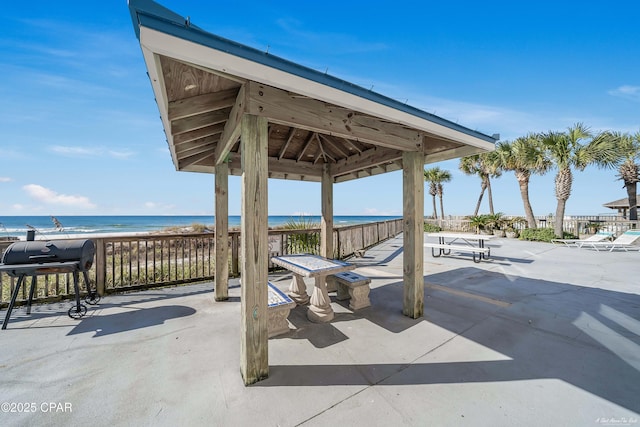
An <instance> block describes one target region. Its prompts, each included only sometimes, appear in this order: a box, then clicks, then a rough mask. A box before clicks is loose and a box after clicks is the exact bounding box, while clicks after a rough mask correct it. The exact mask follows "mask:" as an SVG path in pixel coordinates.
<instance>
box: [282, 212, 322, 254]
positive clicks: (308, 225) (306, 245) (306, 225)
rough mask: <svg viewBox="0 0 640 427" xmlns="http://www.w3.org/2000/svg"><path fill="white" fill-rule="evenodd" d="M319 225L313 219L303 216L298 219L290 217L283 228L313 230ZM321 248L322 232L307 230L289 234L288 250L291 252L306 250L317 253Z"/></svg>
mask: <svg viewBox="0 0 640 427" xmlns="http://www.w3.org/2000/svg"><path fill="white" fill-rule="evenodd" d="M318 227H319V225H318V224H317V223H315V222H313V219H311V218H306V217H304V216H301V217H300V218H299V219H298V220H296V219H294V218H289V220H288V221H287V223H286V224H284V226H283V228H284V229H285V230H313V229H317V228H318ZM319 249H320V233H318V232H306V233H300V234H296V233H293V234H290V235H289V236H287V251H288V253H290V254H293V253H298V252H306V253H312V254H317V253H319Z"/></svg>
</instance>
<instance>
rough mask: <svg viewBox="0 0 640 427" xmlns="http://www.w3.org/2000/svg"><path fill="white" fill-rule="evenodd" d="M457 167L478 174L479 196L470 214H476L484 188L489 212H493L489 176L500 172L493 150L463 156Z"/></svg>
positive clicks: (467, 172) (468, 172)
mask: <svg viewBox="0 0 640 427" xmlns="http://www.w3.org/2000/svg"><path fill="white" fill-rule="evenodd" d="M459 167H460V170H461V171H462V172H464V173H465V174H467V175H478V177H479V178H480V189H481V190H480V197H478V203H477V204H476V210H475V211H474V212H473V215H472V216H477V215H478V211H479V210H480V204H481V203H482V197H483V196H484V192H485V190H486V191H487V197H488V198H489V213H491V214H493V213H495V212H494V210H493V194H492V193H491V178H498V177H499V176H500V175H501V174H502V170H501V167H500V163H499V157H498V156H497V154H496V153H495V151H490V152H488V153H482V154H474V155H473V156H467V157H463V158H461V159H460V165H459Z"/></svg>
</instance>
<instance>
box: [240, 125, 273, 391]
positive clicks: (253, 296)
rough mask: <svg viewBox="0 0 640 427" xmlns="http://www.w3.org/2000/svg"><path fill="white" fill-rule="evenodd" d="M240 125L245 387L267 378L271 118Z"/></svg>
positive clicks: (241, 362)
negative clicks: (268, 178)
mask: <svg viewBox="0 0 640 427" xmlns="http://www.w3.org/2000/svg"><path fill="white" fill-rule="evenodd" d="M241 127H242V130H241V137H240V139H241V150H240V151H241V152H242V209H241V213H242V219H241V237H240V242H241V243H240V252H241V256H240V262H241V271H242V286H241V304H240V312H241V318H242V319H241V326H240V371H241V373H242V378H243V379H244V383H245V385H249V384H253V383H255V382H257V381H260V380H262V379H264V378H267V376H269V347H268V341H267V340H268V338H269V332H268V330H267V288H268V285H267V280H268V277H267V273H268V256H269V247H268V237H269V236H268V229H267V215H268V211H267V202H268V199H267V181H268V180H267V176H268V170H267V169H268V162H267V156H268V152H267V145H268V126H267V119H266V118H264V117H257V116H254V115H244V116H243V117H242V124H241Z"/></svg>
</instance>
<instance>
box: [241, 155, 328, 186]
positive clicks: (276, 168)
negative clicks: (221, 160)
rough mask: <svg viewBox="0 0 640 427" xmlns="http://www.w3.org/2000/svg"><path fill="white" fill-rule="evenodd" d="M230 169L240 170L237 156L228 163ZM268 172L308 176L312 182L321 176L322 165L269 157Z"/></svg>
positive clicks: (318, 179)
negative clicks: (312, 178) (311, 178)
mask: <svg viewBox="0 0 640 427" xmlns="http://www.w3.org/2000/svg"><path fill="white" fill-rule="evenodd" d="M229 167H230V168H231V169H240V168H241V164H240V159H238V156H233V158H232V159H231V161H230V162H229ZM269 172H274V173H289V174H291V175H308V176H313V177H315V178H316V179H314V181H320V177H321V176H322V165H319V164H316V165H314V164H312V163H310V162H297V161H295V160H292V159H282V160H278V159H276V158H275V157H269Z"/></svg>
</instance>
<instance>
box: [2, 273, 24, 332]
mask: <svg viewBox="0 0 640 427" xmlns="http://www.w3.org/2000/svg"><path fill="white" fill-rule="evenodd" d="M23 280H24V274H23V275H21V276H20V277H18V283H16V288H15V289H14V290H13V295H11V302H10V303H9V308H8V309H7V315H6V316H5V318H4V323H3V324H2V329H7V324H9V318H10V317H11V311H13V305H14V304H15V303H16V298H17V297H18V291H19V290H20V285H22V281H23Z"/></svg>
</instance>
